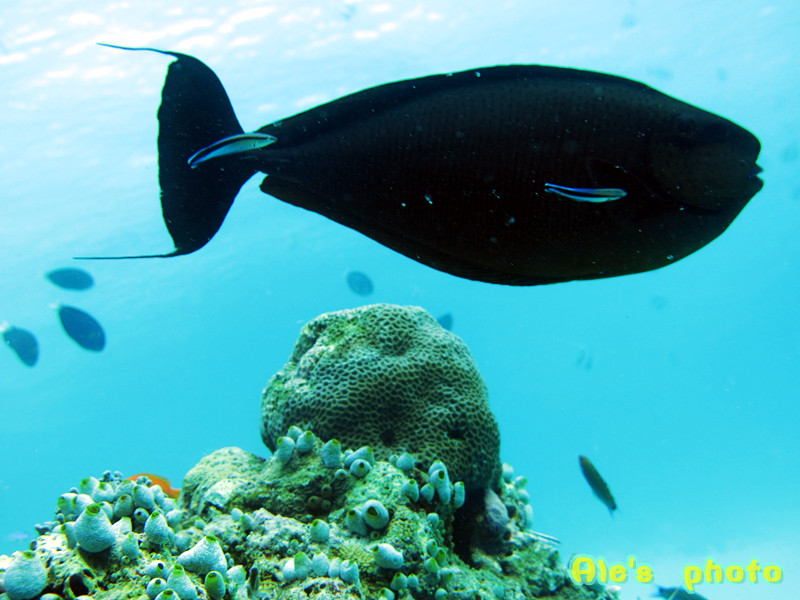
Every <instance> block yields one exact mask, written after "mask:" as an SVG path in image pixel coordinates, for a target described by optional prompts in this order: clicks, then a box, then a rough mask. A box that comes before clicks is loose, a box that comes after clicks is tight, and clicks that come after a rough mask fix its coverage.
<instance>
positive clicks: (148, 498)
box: [131, 483, 156, 512]
mask: <svg viewBox="0 0 800 600" xmlns="http://www.w3.org/2000/svg"><path fill="white" fill-rule="evenodd" d="M131 496H133V504H134V505H135V506H136V507H137V508H143V509H145V510H146V511H147V512H150V511H151V510H153V509H154V508H155V507H156V500H155V498H154V497H153V490H151V489H150V488H149V487H147V486H146V485H144V484H142V483H137V484H136V485H135V486H134V488H133V493H132V494H131Z"/></svg>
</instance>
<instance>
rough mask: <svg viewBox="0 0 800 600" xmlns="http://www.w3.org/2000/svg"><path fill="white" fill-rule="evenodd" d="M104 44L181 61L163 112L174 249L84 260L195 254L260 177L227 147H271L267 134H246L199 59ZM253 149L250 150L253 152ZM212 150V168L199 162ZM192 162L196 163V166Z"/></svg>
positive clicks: (171, 75) (166, 202)
mask: <svg viewBox="0 0 800 600" xmlns="http://www.w3.org/2000/svg"><path fill="white" fill-rule="evenodd" d="M101 45H103V46H109V47H111V48H119V49H122V50H149V51H152V52H158V53H160V54H166V55H168V56H172V57H174V58H175V59H176V60H175V61H173V62H172V63H171V64H170V65H169V70H168V71H167V77H166V80H165V81H164V88H163V89H162V92H161V106H160V107H159V109H158V180H159V184H160V186H161V212H162V214H163V216H164V223H165V224H166V226H167V230H168V231H169V234H170V235H171V236H172V240H173V241H174V243H175V250H173V251H172V252H168V253H165V254H145V255H137V256H113V257H83V258H109V259H120V258H158V257H169V256H179V255H182V254H189V253H191V252H194V251H195V250H198V249H200V248H202V247H203V246H204V245H205V244H206V243H207V242H208V241H209V240H210V239H211V238H212V237H213V236H214V234H215V233H216V232H217V231H218V230H219V228H220V226H221V225H222V221H223V220H224V219H225V215H227V213H228V209H230V207H231V204H232V203H233V200H234V198H235V197H236V194H238V193H239V189H240V188H241V187H242V185H244V183H245V182H246V181H247V180H248V179H250V177H251V176H252V175H253V174H254V173H255V172H256V169H255V168H253V167H252V166H250V165H247V164H244V163H243V162H241V161H237V160H236V152H225V151H224V149H225V148H226V147H227V148H228V149H230V146H229V144H227V143H225V144H223V143H222V142H224V141H225V140H231V139H232V138H238V140H239V143H250V144H252V143H256V144H261V145H266V143H265V142H266V140H265V138H264V137H263V136H264V134H244V131H243V130H242V128H241V126H240V125H239V121H238V120H237V119H236V115H235V114H234V112H233V107H232V106H231V103H230V100H229V99H228V95H227V94H226V93H225V89H224V88H223V87H222V83H220V81H219V79H218V78H217V76H216V75H215V74H214V72H213V71H212V70H211V69H210V68H208V67H207V66H206V65H205V64H203V63H202V62H201V61H199V60H197V59H196V58H194V57H192V56H189V55H187V54H181V53H178V52H168V51H165V50H156V49H154V48H127V47H124V46H114V45H111V44H101ZM270 137H271V136H270ZM218 142H219V143H220V144H221V145H218V144H217V143H218ZM256 147H260V146H256ZM234 148H236V146H234ZM239 148H240V149H239V150H238V151H241V146H239ZM252 148H253V146H252V145H251V146H250V147H249V149H252ZM209 149H211V150H210V151H209V152H208V153H207V154H206V155H205V160H208V159H210V158H215V159H218V160H214V161H213V163H212V164H205V160H196V155H198V153H200V152H203V151H204V150H209ZM215 150H216V152H215ZM226 155H230V158H229V160H223V158H225V156H226ZM190 158H195V161H194V163H193V164H191V165H190V164H189V159H190ZM201 163H203V164H202V166H201ZM194 167H197V168H194Z"/></svg>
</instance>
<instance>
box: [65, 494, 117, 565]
mask: <svg viewBox="0 0 800 600" xmlns="http://www.w3.org/2000/svg"><path fill="white" fill-rule="evenodd" d="M73 533H74V535H75V541H76V542H77V543H78V546H79V547H80V548H82V549H84V550H86V551H87V552H92V553H95V552H102V551H103V550H105V549H106V548H110V547H111V545H112V544H113V543H114V541H115V539H116V535H115V533H114V530H113V529H112V527H111V521H109V520H108V515H106V513H105V511H104V510H103V505H102V504H99V503H96V504H90V505H89V506H87V507H86V508H85V509H84V511H83V512H82V513H81V514H80V516H79V517H78V519H77V520H76V521H75V529H74V532H73Z"/></svg>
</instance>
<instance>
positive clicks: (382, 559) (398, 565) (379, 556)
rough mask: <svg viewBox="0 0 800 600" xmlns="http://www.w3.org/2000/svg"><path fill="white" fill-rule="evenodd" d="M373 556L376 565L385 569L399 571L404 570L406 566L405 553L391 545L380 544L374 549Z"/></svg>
mask: <svg viewBox="0 0 800 600" xmlns="http://www.w3.org/2000/svg"><path fill="white" fill-rule="evenodd" d="M372 556H373V558H374V559H375V564H376V565H378V566H379V567H382V568H384V569H392V570H394V571H397V570H398V569H402V568H403V565H404V564H405V562H406V561H405V559H404V558H403V553H402V552H400V550H397V549H396V548H395V547H394V546H392V545H391V544H378V545H377V546H374V547H373V548H372Z"/></svg>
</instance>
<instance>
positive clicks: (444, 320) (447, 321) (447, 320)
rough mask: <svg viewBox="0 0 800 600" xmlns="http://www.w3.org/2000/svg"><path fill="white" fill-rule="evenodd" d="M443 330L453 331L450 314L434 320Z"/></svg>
mask: <svg viewBox="0 0 800 600" xmlns="http://www.w3.org/2000/svg"><path fill="white" fill-rule="evenodd" d="M436 320H437V321H438V322H439V325H441V326H442V327H443V328H444V329H447V331H452V330H453V315H452V314H450V313H444V314H443V315H442V316H441V317H439V318H438V319H436Z"/></svg>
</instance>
